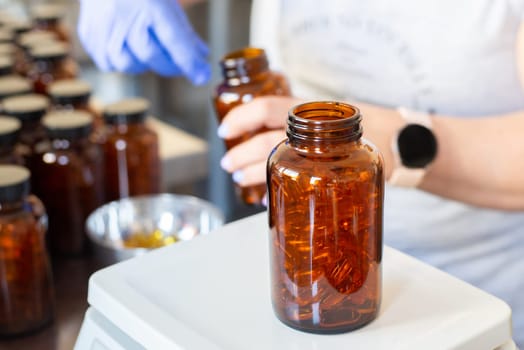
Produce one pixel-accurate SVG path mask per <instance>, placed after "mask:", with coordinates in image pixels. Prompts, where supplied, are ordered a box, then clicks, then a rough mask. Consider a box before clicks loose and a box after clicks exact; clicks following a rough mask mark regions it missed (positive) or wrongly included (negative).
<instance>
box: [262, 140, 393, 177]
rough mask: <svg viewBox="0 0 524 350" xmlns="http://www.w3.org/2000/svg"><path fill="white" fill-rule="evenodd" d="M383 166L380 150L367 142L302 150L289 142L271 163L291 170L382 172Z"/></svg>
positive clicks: (269, 163) (280, 149)
mask: <svg viewBox="0 0 524 350" xmlns="http://www.w3.org/2000/svg"><path fill="white" fill-rule="evenodd" d="M383 163H384V161H383V158H382V155H381V154H380V152H379V150H378V148H377V147H376V146H374V145H373V144H372V143H371V142H369V141H367V140H365V139H361V140H360V141H359V142H352V143H348V144H345V145H337V146H334V147H331V148H329V147H328V148H322V149H319V148H315V147H311V148H306V149H299V148H296V147H294V146H292V145H291V144H290V142H289V141H288V140H287V139H286V140H284V141H282V142H281V143H279V144H278V145H277V146H276V147H275V149H274V150H273V152H272V153H271V155H270V157H269V161H268V165H269V166H270V168H280V169H282V168H289V169H294V170H296V171H302V170H309V169H316V170H317V171H318V170H319V169H322V168H324V169H335V168H352V169H362V170H366V169H368V170H370V171H373V172H382V171H383Z"/></svg>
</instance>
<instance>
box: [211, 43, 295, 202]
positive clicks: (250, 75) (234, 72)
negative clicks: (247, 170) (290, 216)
mask: <svg viewBox="0 0 524 350" xmlns="http://www.w3.org/2000/svg"><path fill="white" fill-rule="evenodd" d="M220 66H221V68H222V76H223V78H224V80H223V82H222V83H221V84H220V85H218V86H217V88H216V91H215V95H214V103H215V109H216V113H217V116H218V121H219V122H221V121H222V119H224V117H225V116H226V114H227V113H228V112H229V111H230V110H231V109H233V108H234V107H236V106H238V105H240V104H242V103H246V102H249V101H251V100H253V98H255V97H258V96H264V95H281V96H288V95H290V93H291V92H290V88H289V84H288V82H287V79H286V78H285V77H284V76H283V75H282V74H280V73H277V72H274V71H272V70H270V67H269V62H268V59H267V57H266V53H265V51H264V50H263V49H259V48H254V47H248V48H244V49H242V50H239V51H235V52H231V53H229V54H227V55H226V56H224V58H222V60H221V61H220ZM263 131H266V129H260V130H256V131H253V132H249V133H246V134H244V135H242V136H240V137H238V138H235V139H230V140H226V141H225V144H226V148H227V149H228V150H229V149H231V148H233V147H234V146H236V145H238V144H239V143H241V142H243V141H246V140H248V139H250V138H251V137H253V136H254V135H255V134H257V133H260V132H263ZM236 189H237V192H238V195H239V196H240V197H241V198H242V199H243V200H244V202H245V203H247V204H260V203H261V202H262V199H263V197H264V195H265V193H266V185H264V184H262V185H254V186H248V187H240V186H237V188H236Z"/></svg>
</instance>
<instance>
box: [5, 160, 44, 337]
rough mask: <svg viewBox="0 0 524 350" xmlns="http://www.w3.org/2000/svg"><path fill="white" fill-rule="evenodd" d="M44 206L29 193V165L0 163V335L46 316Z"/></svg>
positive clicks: (31, 325) (41, 322)
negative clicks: (24, 166)
mask: <svg viewBox="0 0 524 350" xmlns="http://www.w3.org/2000/svg"><path fill="white" fill-rule="evenodd" d="M44 234H45V211H44V207H43V205H42V203H41V202H40V201H39V200H38V199H37V198H36V197H34V196H32V195H29V171H28V170H27V169H25V168H23V167H20V166H14V165H0V285H1V286H2V288H0V336H2V337H6V336H14V335H18V334H23V333H27V332H31V331H34V330H36V329H38V328H41V327H43V326H44V325H46V324H48V323H49V322H51V320H52V318H53V312H54V311H53V310H54V301H53V289H52V286H53V284H52V276H51V269H50V264H49V258H48V256H47V252H46V246H45V237H44Z"/></svg>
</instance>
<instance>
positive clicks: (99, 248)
mask: <svg viewBox="0 0 524 350" xmlns="http://www.w3.org/2000/svg"><path fill="white" fill-rule="evenodd" d="M223 224H224V215H223V214H222V212H221V210H220V209H218V208H217V207H215V206H214V205H212V204H211V203H209V202H207V201H205V200H202V199H199V198H196V197H192V196H185V195H177V194H158V195H149V196H138V197H131V198H125V199H121V200H118V201H114V202H110V203H107V204H105V205H103V206H101V207H100V208H98V209H96V210H95V211H94V212H93V213H91V215H89V217H88V218H87V220H86V231H87V235H88V237H89V239H90V240H91V242H92V246H93V251H94V253H95V256H96V257H97V258H98V259H99V261H100V262H101V263H103V264H111V263H114V262H117V261H121V260H125V259H128V258H131V257H134V256H137V255H140V254H143V253H146V252H148V251H150V250H151V249H152V248H128V247H126V246H125V245H124V242H125V240H126V238H128V237H129V236H130V235H132V234H136V233H153V232H155V231H156V232H161V233H162V234H163V235H164V236H174V237H175V238H176V240H177V241H187V240H190V239H192V238H193V237H195V236H197V235H203V234H207V233H209V232H211V231H212V230H214V229H215V228H218V227H220V226H222V225H223Z"/></svg>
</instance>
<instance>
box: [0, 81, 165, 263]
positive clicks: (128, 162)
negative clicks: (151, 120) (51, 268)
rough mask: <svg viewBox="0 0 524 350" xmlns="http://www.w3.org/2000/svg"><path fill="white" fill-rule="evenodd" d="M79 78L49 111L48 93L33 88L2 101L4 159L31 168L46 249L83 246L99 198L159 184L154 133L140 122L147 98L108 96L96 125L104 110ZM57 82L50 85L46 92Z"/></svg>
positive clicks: (69, 251)
mask: <svg viewBox="0 0 524 350" xmlns="http://www.w3.org/2000/svg"><path fill="white" fill-rule="evenodd" d="M56 84H59V83H56ZM60 85H64V86H65V87H67V86H72V85H73V82H65V81H64V82H60ZM78 85H79V86H78V89H77V92H78V93H75V94H73V92H74V90H75V89H69V90H68V91H69V95H67V96H64V94H63V93H60V94H59V96H61V97H60V98H57V99H54V100H53V101H54V103H55V104H54V107H53V110H51V111H48V100H47V99H46V98H45V97H44V96H42V95H35V94H33V95H22V96H16V97H11V98H7V99H5V100H4V101H3V103H2V104H1V106H2V112H3V113H4V114H6V115H8V116H9V117H2V118H0V141H1V140H3V141H2V142H0V145H1V146H2V150H1V154H3V155H4V157H2V160H3V161H5V162H6V163H18V164H25V165H26V166H27V167H28V168H29V169H30V170H31V172H32V174H33V186H34V191H35V194H37V195H38V196H39V197H40V198H41V199H42V200H43V202H44V204H45V206H46V207H47V208H48V215H49V234H48V241H49V244H50V248H51V251H52V252H53V253H56V254H60V255H80V254H82V253H84V252H85V251H86V248H87V239H86V236H85V232H84V222H85V219H86V218H87V216H88V215H89V214H90V213H91V212H92V211H93V210H94V209H95V208H97V207H98V206H100V205H102V204H103V203H105V202H107V201H111V200H116V199H119V198H123V197H128V196H136V195H141V194H150V193H158V192H159V190H160V188H159V186H160V180H159V178H160V159H159V149H158V137H157V135H156V133H155V132H154V131H153V130H151V129H150V128H149V127H148V126H147V123H146V122H145V120H146V116H147V109H148V103H147V101H146V100H143V99H138V98H136V99H129V100H123V101H120V102H118V103H115V104H111V105H109V106H107V107H106V109H105V110H104V113H103V121H98V123H99V124H98V126H96V125H97V124H96V123H95V121H96V120H98V119H101V118H96V117H95V118H94V117H93V115H92V114H91V113H90V112H89V111H90V110H91V108H89V104H88V103H87V104H86V103H85V102H86V101H85V100H84V99H85V98H87V97H86V95H87V91H86V89H84V88H85V87H86V86H85V85H83V84H78ZM81 85H83V86H81ZM62 87H63V86H52V88H51V89H50V90H51V91H52V93H51V94H57V93H58V92H60V91H62ZM82 87H83V88H82ZM58 102H60V103H59V104H57V103H58ZM2 126H3V127H2Z"/></svg>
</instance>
